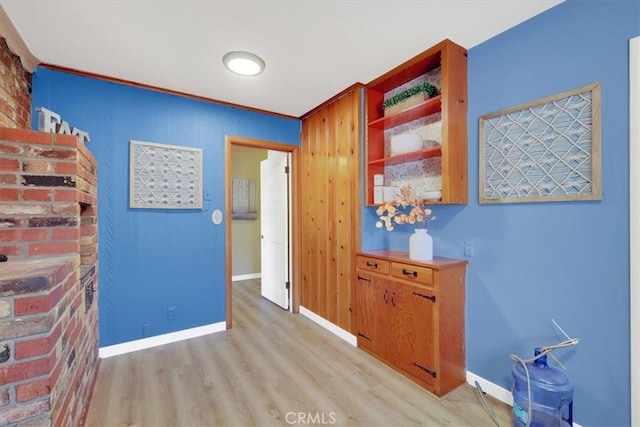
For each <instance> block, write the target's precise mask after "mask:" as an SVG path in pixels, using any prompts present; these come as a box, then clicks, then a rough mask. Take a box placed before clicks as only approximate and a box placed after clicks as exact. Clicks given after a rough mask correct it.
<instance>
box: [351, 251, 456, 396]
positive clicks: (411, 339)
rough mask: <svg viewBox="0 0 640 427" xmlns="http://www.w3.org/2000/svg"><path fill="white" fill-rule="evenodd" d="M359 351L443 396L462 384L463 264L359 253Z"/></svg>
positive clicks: (389, 253)
mask: <svg viewBox="0 0 640 427" xmlns="http://www.w3.org/2000/svg"><path fill="white" fill-rule="evenodd" d="M356 257H357V270H356V274H357V282H356V302H357V307H356V309H357V312H356V316H357V322H356V328H357V337H358V347H360V348H362V349H363V350H365V351H367V352H368V353H370V354H372V355H373V356H375V357H377V358H378V359H380V360H382V361H383V362H385V363H387V364H388V365H390V366H392V367H393V368H395V369H397V370H398V371H399V372H401V373H402V374H404V375H405V376H407V377H408V378H410V379H412V380H413V381H415V382H416V383H418V384H420V385H421V386H423V387H424V388H426V389H427V390H429V391H430V392H432V393H434V394H436V395H438V396H442V395H444V394H446V393H448V392H450V391H451V390H453V389H454V388H455V387H457V386H459V385H460V384H463V383H464V382H465V377H466V372H465V340H464V286H465V280H464V277H465V271H466V264H467V262H466V261H463V260H455V259H449V258H441V257H435V258H434V260H433V261H431V262H428V263H424V262H418V261H412V260H410V259H409V258H408V255H407V254H406V253H405V252H398V251H388V250H380V251H369V252H359V253H357V254H356Z"/></svg>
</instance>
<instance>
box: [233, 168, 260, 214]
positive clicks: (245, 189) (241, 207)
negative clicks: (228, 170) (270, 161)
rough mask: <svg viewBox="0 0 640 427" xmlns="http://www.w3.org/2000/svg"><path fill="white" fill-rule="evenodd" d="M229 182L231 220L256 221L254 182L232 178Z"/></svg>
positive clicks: (252, 180)
mask: <svg viewBox="0 0 640 427" xmlns="http://www.w3.org/2000/svg"><path fill="white" fill-rule="evenodd" d="M231 182H232V184H231V219H258V209H257V208H256V181H255V180H254V179H246V178H233V179H232V181H231Z"/></svg>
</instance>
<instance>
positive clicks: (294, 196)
mask: <svg viewBox="0 0 640 427" xmlns="http://www.w3.org/2000/svg"><path fill="white" fill-rule="evenodd" d="M234 145H239V146H244V147H253V148H263V149H267V150H276V151H283V152H287V153H291V169H290V173H291V201H292V206H291V216H292V218H291V231H290V236H291V237H290V239H291V241H290V245H291V248H292V253H291V274H292V276H293V277H292V278H291V282H292V283H291V296H290V298H291V299H290V301H291V306H292V312H293V313H298V312H299V310H300V269H299V267H298V266H299V265H300V238H301V234H300V202H299V200H300V197H299V191H300V190H299V189H300V186H299V177H300V154H299V147H298V146H297V145H291V144H283V143H280V142H274V141H266V140H262V139H255V138H245V137H242V136H234V135H226V136H225V146H224V159H225V161H224V181H225V182H224V188H225V191H224V210H225V215H224V218H225V223H224V224H225V268H226V277H225V293H226V312H227V315H226V324H227V329H231V327H232V326H233V320H232V319H233V317H232V305H233V304H232V303H233V299H232V296H233V288H232V286H233V285H232V280H231V278H232V258H233V252H232V246H231V182H232V181H231V180H232V177H231V148H232V146H234Z"/></svg>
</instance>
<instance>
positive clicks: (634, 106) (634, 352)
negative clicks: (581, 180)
mask: <svg viewBox="0 0 640 427" xmlns="http://www.w3.org/2000/svg"><path fill="white" fill-rule="evenodd" d="M638 117H640V37H635V38H633V39H631V40H630V41H629V269H630V283H629V324H630V328H629V330H630V333H631V337H630V341H631V358H630V364H631V366H630V369H631V425H632V426H635V427H640V365H639V362H638V360H639V359H640V264H639V263H637V262H634V261H633V260H637V259H638V257H640V226H639V224H638V219H639V218H640V123H638Z"/></svg>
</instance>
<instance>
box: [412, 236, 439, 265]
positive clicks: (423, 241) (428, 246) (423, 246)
mask: <svg viewBox="0 0 640 427" xmlns="http://www.w3.org/2000/svg"><path fill="white" fill-rule="evenodd" d="M409 258H410V259H412V260H415V261H431V260H432V259H433V237H431V236H430V235H429V233H427V229H426V228H416V230H415V232H414V233H413V234H412V235H411V237H409Z"/></svg>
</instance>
